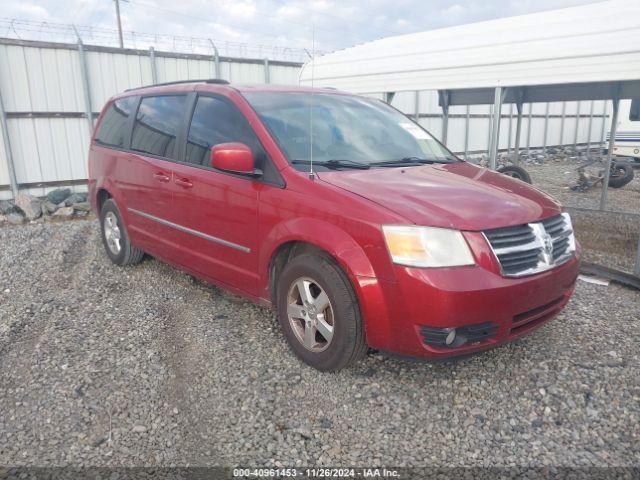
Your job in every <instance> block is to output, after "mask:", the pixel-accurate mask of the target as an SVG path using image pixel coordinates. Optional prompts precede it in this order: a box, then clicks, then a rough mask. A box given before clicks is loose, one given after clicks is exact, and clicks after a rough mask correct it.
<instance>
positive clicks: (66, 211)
mask: <svg viewBox="0 0 640 480" xmlns="http://www.w3.org/2000/svg"><path fill="white" fill-rule="evenodd" d="M53 216H54V217H71V216H73V207H62V208H59V209H58V210H56V213H54V214H53Z"/></svg>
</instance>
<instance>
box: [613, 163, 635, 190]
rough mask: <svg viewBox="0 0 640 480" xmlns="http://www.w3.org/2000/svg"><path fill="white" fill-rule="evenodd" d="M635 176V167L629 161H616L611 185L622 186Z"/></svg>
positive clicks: (614, 186)
mask: <svg viewBox="0 0 640 480" xmlns="http://www.w3.org/2000/svg"><path fill="white" fill-rule="evenodd" d="M633 176H634V172H633V167H632V166H631V164H630V163H629V162H615V163H614V164H613V166H612V168H611V174H610V176H609V186H610V187H611V188H622V187H624V186H625V185H626V184H627V183H629V182H630V181H631V180H633Z"/></svg>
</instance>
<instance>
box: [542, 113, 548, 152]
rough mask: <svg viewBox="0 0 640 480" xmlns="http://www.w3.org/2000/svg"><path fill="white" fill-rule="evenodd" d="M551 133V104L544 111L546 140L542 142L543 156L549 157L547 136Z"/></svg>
mask: <svg viewBox="0 0 640 480" xmlns="http://www.w3.org/2000/svg"><path fill="white" fill-rule="evenodd" d="M548 133H549V102H547V105H546V106H545V109H544V138H543V140H542V155H544V156H545V157H546V156H547V134H548Z"/></svg>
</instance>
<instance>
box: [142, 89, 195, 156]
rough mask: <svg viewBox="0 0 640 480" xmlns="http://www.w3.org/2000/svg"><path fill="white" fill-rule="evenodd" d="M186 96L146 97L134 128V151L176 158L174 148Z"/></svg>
mask: <svg viewBox="0 0 640 480" xmlns="http://www.w3.org/2000/svg"><path fill="white" fill-rule="evenodd" d="M186 98H187V97H186V96H185V95H162V96H157V97H144V98H143V99H142V101H141V102H140V108H138V114H137V115H136V121H135V124H134V126H133V136H132V138H131V150H135V151H137V152H141V153H147V154H150V155H158V156H160V157H167V158H175V157H174V148H175V144H176V139H177V137H178V133H179V131H180V126H181V125H182V120H183V117H184V110H185V105H186Z"/></svg>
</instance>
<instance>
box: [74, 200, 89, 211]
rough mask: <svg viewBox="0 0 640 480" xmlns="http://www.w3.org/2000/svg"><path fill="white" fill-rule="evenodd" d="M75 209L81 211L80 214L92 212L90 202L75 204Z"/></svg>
mask: <svg viewBox="0 0 640 480" xmlns="http://www.w3.org/2000/svg"><path fill="white" fill-rule="evenodd" d="M73 208H74V209H75V210H78V211H80V212H89V211H91V205H89V202H80V203H74V204H73Z"/></svg>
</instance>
